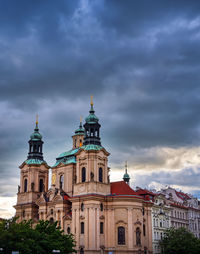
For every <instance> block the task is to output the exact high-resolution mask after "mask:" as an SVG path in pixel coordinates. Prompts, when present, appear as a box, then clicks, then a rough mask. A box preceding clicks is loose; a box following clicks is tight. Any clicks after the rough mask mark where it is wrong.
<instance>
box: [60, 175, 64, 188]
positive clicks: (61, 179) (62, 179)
mask: <svg viewBox="0 0 200 254" xmlns="http://www.w3.org/2000/svg"><path fill="white" fill-rule="evenodd" d="M63 183H64V176H63V175H61V176H60V189H62V188H63Z"/></svg>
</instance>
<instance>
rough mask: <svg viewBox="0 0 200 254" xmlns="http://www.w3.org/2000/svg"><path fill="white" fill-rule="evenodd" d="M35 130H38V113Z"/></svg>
mask: <svg viewBox="0 0 200 254" xmlns="http://www.w3.org/2000/svg"><path fill="white" fill-rule="evenodd" d="M35 130H38V114H37V115H36V121H35Z"/></svg>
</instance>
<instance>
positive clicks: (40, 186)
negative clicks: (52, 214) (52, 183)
mask: <svg viewBox="0 0 200 254" xmlns="http://www.w3.org/2000/svg"><path fill="white" fill-rule="evenodd" d="M43 185H44V184H43V179H40V184H39V192H43Z"/></svg>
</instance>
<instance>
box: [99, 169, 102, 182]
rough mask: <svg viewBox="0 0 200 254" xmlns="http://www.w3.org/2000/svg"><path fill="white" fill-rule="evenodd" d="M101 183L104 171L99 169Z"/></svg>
mask: <svg viewBox="0 0 200 254" xmlns="http://www.w3.org/2000/svg"><path fill="white" fill-rule="evenodd" d="M99 182H101V183H102V182H103V170H102V168H99Z"/></svg>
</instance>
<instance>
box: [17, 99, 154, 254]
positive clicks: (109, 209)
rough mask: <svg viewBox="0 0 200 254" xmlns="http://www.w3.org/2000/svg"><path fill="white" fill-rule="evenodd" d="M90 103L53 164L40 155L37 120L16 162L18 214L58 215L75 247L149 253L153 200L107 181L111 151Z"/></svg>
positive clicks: (42, 217) (39, 217) (46, 217)
mask: <svg viewBox="0 0 200 254" xmlns="http://www.w3.org/2000/svg"><path fill="white" fill-rule="evenodd" d="M100 127H101V125H100V124H99V119H98V118H97V116H96V115H95V111H94V109H93V103H92V102H91V109H90V111H89V116H88V117H86V119H85V124H84V126H82V123H80V126H79V128H78V129H77V130H76V131H75V134H74V135H73V136H72V149H71V150H69V151H67V152H64V153H62V154H60V155H59V156H58V157H57V159H56V163H55V165H54V166H53V167H51V169H52V178H51V186H50V188H49V186H48V177H49V169H50V167H49V166H48V164H47V163H46V162H45V161H44V159H43V152H42V148H43V141H42V136H41V134H40V133H39V129H38V122H36V127H35V130H34V133H33V134H32V135H31V137H30V141H29V153H28V158H27V160H25V161H24V162H23V163H22V165H21V166H20V170H21V173H20V185H19V187H18V194H17V204H16V206H15V208H16V216H17V217H18V221H22V220H27V219H33V220H34V221H35V223H37V221H38V220H49V221H51V222H53V221H58V223H59V224H60V226H61V228H62V229H63V230H64V231H65V233H66V234H69V233H72V234H73V235H74V236H75V240H76V249H77V251H78V253H88V254H89V253H118V254H120V253H141V254H142V253H143V254H147V253H148V254H150V253H152V220H151V209H152V206H153V202H152V200H150V199H149V198H148V197H143V196H141V195H138V193H137V192H135V191H134V190H133V189H131V187H130V186H129V184H128V183H129V179H130V177H129V175H128V173H127V169H126V172H125V174H124V178H123V179H124V181H119V182H110V179H109V171H110V168H109V166H108V156H109V155H110V154H109V152H108V151H107V150H106V149H105V148H104V147H103V146H102V144H101V138H100Z"/></svg>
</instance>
